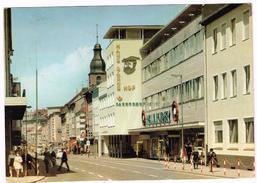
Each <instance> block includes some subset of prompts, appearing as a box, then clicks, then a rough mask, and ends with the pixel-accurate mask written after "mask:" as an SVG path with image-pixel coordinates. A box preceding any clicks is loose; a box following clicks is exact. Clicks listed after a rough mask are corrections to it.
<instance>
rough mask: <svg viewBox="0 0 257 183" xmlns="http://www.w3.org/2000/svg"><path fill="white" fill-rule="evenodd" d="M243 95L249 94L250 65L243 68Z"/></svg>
mask: <svg viewBox="0 0 257 183" xmlns="http://www.w3.org/2000/svg"><path fill="white" fill-rule="evenodd" d="M244 81H245V83H244V93H245V94H248V93H250V65H247V66H245V67H244Z"/></svg>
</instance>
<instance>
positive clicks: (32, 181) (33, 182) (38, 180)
mask: <svg viewBox="0 0 257 183" xmlns="http://www.w3.org/2000/svg"><path fill="white" fill-rule="evenodd" d="M45 178H46V177H45V176H43V177H42V178H40V179H38V180H36V181H32V182H28V183H34V182H38V181H41V180H43V179H45Z"/></svg>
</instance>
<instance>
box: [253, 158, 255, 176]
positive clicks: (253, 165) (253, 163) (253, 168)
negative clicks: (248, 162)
mask: <svg viewBox="0 0 257 183" xmlns="http://www.w3.org/2000/svg"><path fill="white" fill-rule="evenodd" d="M253 176H254V177H255V162H253Z"/></svg>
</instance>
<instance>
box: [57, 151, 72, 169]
mask: <svg viewBox="0 0 257 183" xmlns="http://www.w3.org/2000/svg"><path fill="white" fill-rule="evenodd" d="M63 163H65V164H66V166H67V169H68V171H70V168H69V165H68V157H67V153H66V151H64V149H63V148H62V158H61V164H60V166H59V168H58V171H60V170H61V168H62V164H63Z"/></svg>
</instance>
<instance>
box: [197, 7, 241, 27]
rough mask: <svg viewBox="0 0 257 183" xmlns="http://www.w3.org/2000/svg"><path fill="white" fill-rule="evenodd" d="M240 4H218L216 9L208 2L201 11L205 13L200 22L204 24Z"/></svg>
mask: <svg viewBox="0 0 257 183" xmlns="http://www.w3.org/2000/svg"><path fill="white" fill-rule="evenodd" d="M240 5H242V4H220V5H219V6H218V7H217V8H216V9H212V5H210V4H208V5H205V6H204V7H203V12H204V14H206V15H205V17H203V20H202V21H201V24H202V25H203V26H206V25H208V24H210V23H211V22H212V21H214V20H216V19H218V18H219V17H221V16H223V15H225V14H226V13H228V12H229V11H231V10H233V9H234V8H236V7H238V6H240Z"/></svg>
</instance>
